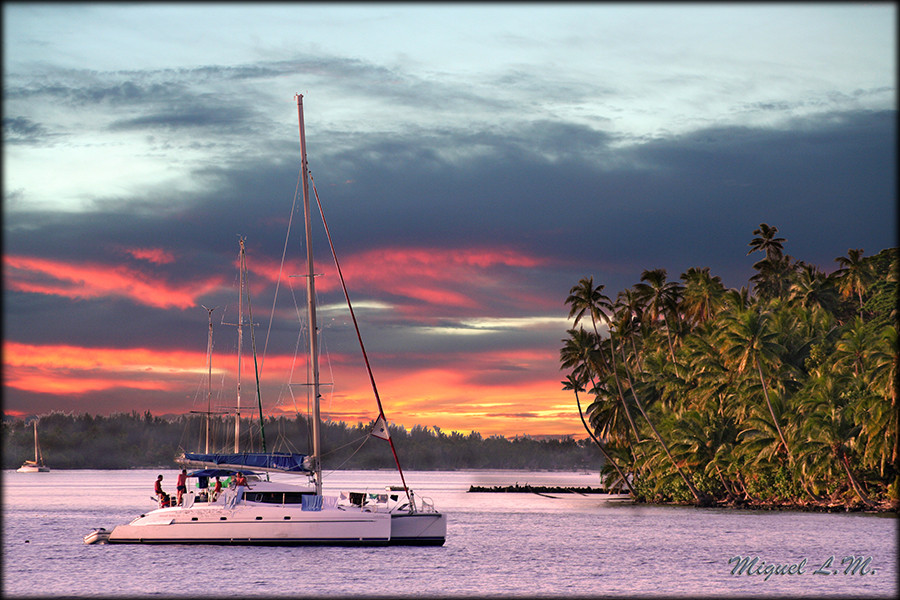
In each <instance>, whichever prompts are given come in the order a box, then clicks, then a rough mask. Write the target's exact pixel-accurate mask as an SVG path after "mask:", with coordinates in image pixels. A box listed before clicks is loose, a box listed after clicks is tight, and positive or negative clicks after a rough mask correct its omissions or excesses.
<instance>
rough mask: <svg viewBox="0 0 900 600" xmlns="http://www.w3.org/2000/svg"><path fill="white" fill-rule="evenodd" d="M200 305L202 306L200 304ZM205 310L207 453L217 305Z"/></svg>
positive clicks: (207, 447) (207, 451) (207, 449)
mask: <svg viewBox="0 0 900 600" xmlns="http://www.w3.org/2000/svg"><path fill="white" fill-rule="evenodd" d="M200 306H203V305H202V304H201V305H200ZM203 308H205V309H206V311H207V312H208V313H209V335H208V336H207V339H206V366H207V368H208V369H209V374H208V378H207V380H206V450H204V452H206V453H207V454H209V414H210V412H211V411H212V338H213V326H212V314H213V311H214V310H216V309H217V308H218V306H213V307H212V308H206V307H205V306H203Z"/></svg>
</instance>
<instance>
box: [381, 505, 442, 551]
mask: <svg viewBox="0 0 900 600" xmlns="http://www.w3.org/2000/svg"><path fill="white" fill-rule="evenodd" d="M446 538H447V515H444V514H441V513H412V514H408V513H394V514H392V515H391V541H390V543H391V545H392V546H443V545H444V540H445V539H446Z"/></svg>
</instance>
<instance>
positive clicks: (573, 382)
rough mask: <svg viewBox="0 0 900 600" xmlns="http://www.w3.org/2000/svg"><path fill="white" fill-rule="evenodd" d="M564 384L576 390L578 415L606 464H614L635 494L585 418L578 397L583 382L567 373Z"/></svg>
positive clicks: (629, 489)
mask: <svg viewBox="0 0 900 600" xmlns="http://www.w3.org/2000/svg"><path fill="white" fill-rule="evenodd" d="M560 383H562V384H563V389H564V390H572V391H574V392H575V403H576V404H578V416H580V417H581V423H582V425H584V429H585V431H587V433H588V435H589V436H591V439H592V440H593V441H594V444H596V445H597V448H599V449H600V453H601V454H602V455H603V458H604V459H605V460H606V464H608V465H612V467H613V468H614V469H615V470H616V473H618V474H619V477H620V478H621V480H622V481H623V482H624V483H625V485H626V486H628V491H629V492H631V495H632V496H634V495H635V493H634V489H633V488H632V487H631V482H630V481H629V480H628V477H626V476H625V473H624V472H622V469H621V468H620V467H619V465H618V464H617V463H616V461H615V460H613V458H612V456H610V455H609V454H608V453H607V452H606V448H604V447H603V444H602V443H601V442H600V440H598V439H597V436H596V435H594V431H593V429H592V428H591V427H590V426H589V425H588V423H587V420H585V418H584V411H583V410H582V409H581V399H580V398H579V397H578V392H583V391H584V386H583V385H582V382H581V381H580V380H579V378H578V377H576V376H575V375H574V374H570V375H567V376H566V378H565V380H563V381H562V382H560Z"/></svg>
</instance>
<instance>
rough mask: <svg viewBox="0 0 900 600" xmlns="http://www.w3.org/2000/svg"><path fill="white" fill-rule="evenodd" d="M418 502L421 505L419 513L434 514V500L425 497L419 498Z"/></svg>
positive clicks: (435, 510)
mask: <svg viewBox="0 0 900 600" xmlns="http://www.w3.org/2000/svg"><path fill="white" fill-rule="evenodd" d="M419 500H420V501H421V503H422V509H421V512H427V513H436V512H437V509H436V508H435V507H434V500H432V499H431V498H427V497H425V496H419Z"/></svg>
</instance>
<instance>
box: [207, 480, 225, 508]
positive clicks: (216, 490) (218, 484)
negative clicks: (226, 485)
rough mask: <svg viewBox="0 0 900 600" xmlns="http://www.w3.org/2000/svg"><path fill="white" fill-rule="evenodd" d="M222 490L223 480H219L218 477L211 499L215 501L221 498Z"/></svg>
mask: <svg viewBox="0 0 900 600" xmlns="http://www.w3.org/2000/svg"><path fill="white" fill-rule="evenodd" d="M221 491H222V482H221V481H219V478H218V477H216V485H215V486H214V487H213V491H212V496H210V498H209V501H210V502H215V501H216V500H217V499H218V498H219V492H221Z"/></svg>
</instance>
